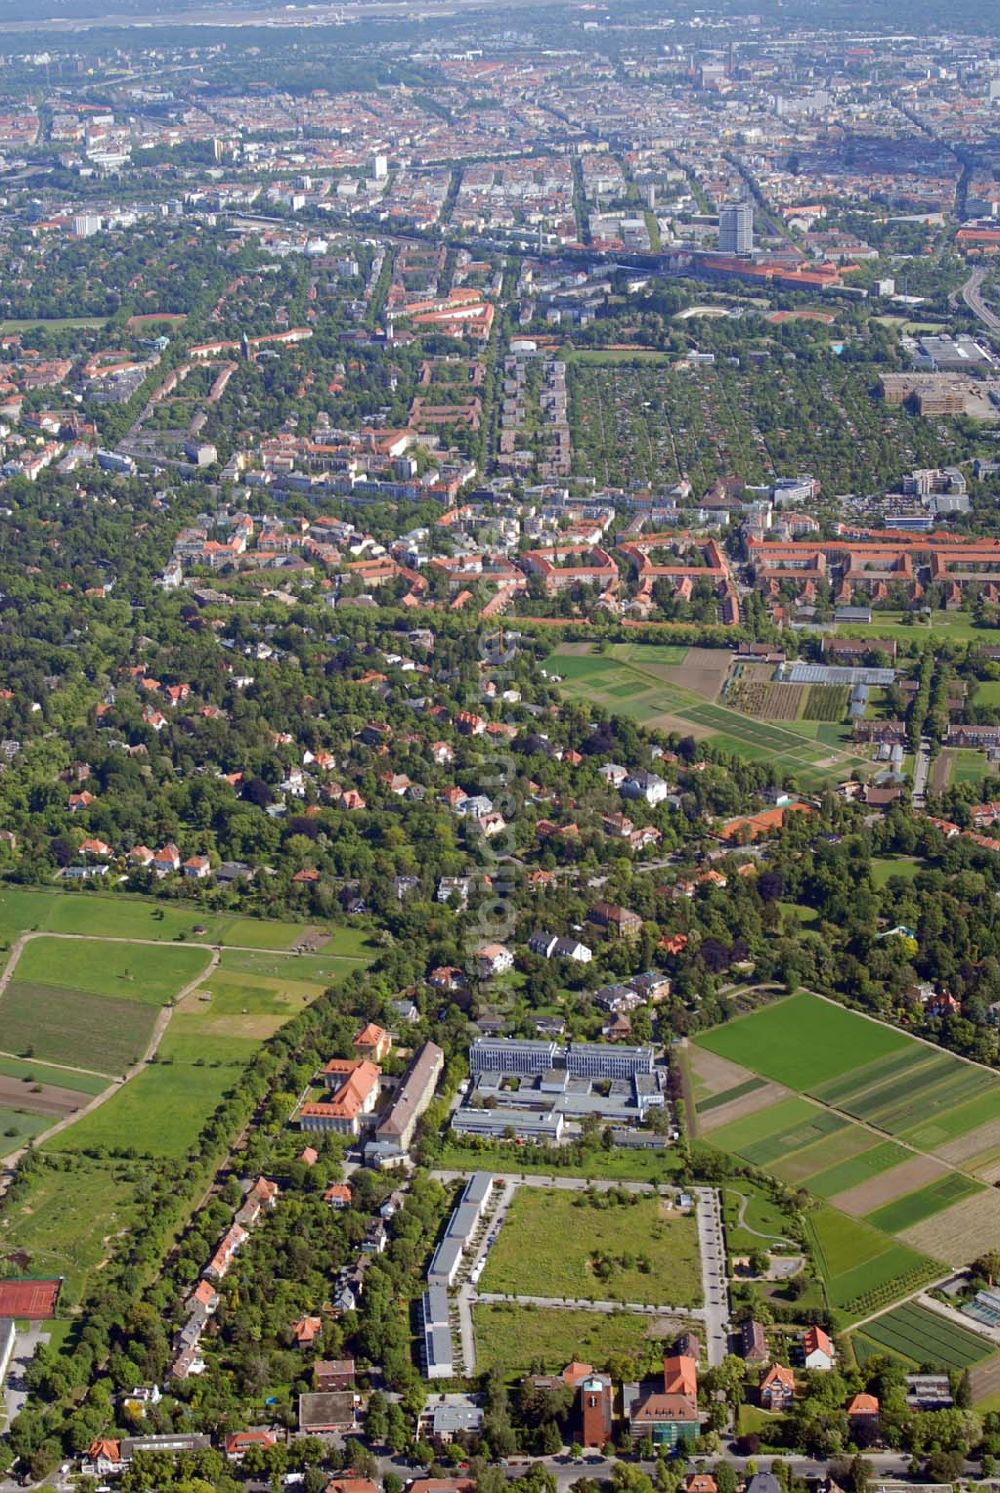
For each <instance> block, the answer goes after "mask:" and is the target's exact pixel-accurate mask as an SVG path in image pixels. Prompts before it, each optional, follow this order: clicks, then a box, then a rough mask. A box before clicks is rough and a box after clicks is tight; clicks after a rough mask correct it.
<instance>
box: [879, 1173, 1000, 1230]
mask: <svg viewBox="0 0 1000 1493" xmlns="http://www.w3.org/2000/svg"><path fill="white" fill-rule="evenodd" d="M983 1190H984V1189H983V1185H982V1183H981V1182H973V1180H972V1178H971V1177H966V1176H963V1175H962V1173H961V1172H947V1173H946V1174H945V1176H943V1177H942V1178H941V1179H940V1181H937V1182H931V1183H929V1184H928V1185H927V1186H926V1187H920V1188H918V1189H917V1191H916V1192H909V1193H907V1194H906V1195H905V1197H901V1198H896V1199H895V1200H894V1201H893V1202H891V1203H886V1204H885V1206H884V1207H882V1208H876V1210H875V1211H874V1213H868V1214H866V1215H865V1217H866V1219H867V1221H868V1222H869V1223H871V1224H874V1225H875V1227H876V1228H877V1229H884V1230H885V1232H886V1233H887V1234H901V1233H902V1232H903V1230H904V1229H909V1228H912V1227H913V1225H914V1224H915V1223H920V1222H921V1221H922V1220H923V1219H925V1218H930V1217H931V1215H932V1214H934V1213H940V1212H941V1210H942V1209H943V1208H950V1207H951V1205H952V1203H958V1202H960V1201H961V1200H962V1198H965V1197H971V1196H972V1195H973V1193H976V1192H982V1191H983Z"/></svg>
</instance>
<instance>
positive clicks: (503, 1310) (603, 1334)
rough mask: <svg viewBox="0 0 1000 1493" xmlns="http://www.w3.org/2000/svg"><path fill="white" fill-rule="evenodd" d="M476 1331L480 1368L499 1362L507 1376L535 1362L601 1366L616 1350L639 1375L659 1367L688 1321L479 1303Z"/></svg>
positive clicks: (552, 1366)
mask: <svg viewBox="0 0 1000 1493" xmlns="http://www.w3.org/2000/svg"><path fill="white" fill-rule="evenodd" d="M472 1317H473V1323H474V1325H475V1333H476V1368H477V1370H478V1371H479V1372H481V1373H485V1372H487V1371H488V1370H489V1369H491V1368H492V1367H493V1365H494V1364H500V1365H501V1367H502V1368H503V1370H504V1374H505V1376H506V1377H508V1378H514V1377H516V1378H520V1377H521V1376H522V1375H524V1374H526V1373H528V1371H529V1370H530V1369H531V1368H532V1366H533V1365H534V1364H536V1363H537V1364H541V1366H542V1368H543V1369H545V1370H546V1371H547V1372H549V1373H558V1372H559V1371H560V1370H562V1369H563V1368H565V1366H566V1364H568V1363H573V1362H576V1363H592V1364H594V1365H595V1366H596V1367H598V1368H600V1367H602V1366H603V1365H605V1364H607V1363H608V1361H609V1359H610V1358H612V1357H613V1356H615V1355H621V1354H631V1355H634V1356H635V1359H636V1363H637V1371H636V1377H637V1378H638V1377H639V1376H640V1375H641V1374H642V1373H643V1372H644V1371H646V1370H651V1371H655V1368H656V1365H657V1364H659V1366H660V1372H661V1373H662V1359H663V1350H664V1343H665V1341H671V1340H672V1339H673V1338H675V1337H676V1336H677V1334H678V1332H680V1331H681V1330H682V1328H683V1326H684V1324H683V1323H681V1322H678V1321H676V1320H673V1321H667V1322H665V1323H660V1322H657V1320H656V1319H655V1318H651V1317H645V1316H639V1315H637V1314H636V1313H634V1312H589V1311H584V1310H565V1311H564V1310H562V1309H561V1308H559V1307H540V1306H514V1305H509V1306H508V1305H501V1304H499V1303H497V1304H494V1303H489V1302H480V1303H479V1304H478V1305H477V1306H474V1307H473V1309H472Z"/></svg>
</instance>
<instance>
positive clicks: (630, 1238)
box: [480, 1186, 701, 1308]
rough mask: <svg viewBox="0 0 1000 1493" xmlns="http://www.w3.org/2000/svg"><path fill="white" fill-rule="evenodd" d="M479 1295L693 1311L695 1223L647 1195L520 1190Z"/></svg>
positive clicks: (697, 1291)
mask: <svg viewBox="0 0 1000 1493" xmlns="http://www.w3.org/2000/svg"><path fill="white" fill-rule="evenodd" d="M480 1290H481V1291H482V1292H484V1293H492V1292H497V1293H503V1294H505V1295H507V1294H509V1295H512V1296H544V1297H555V1298H558V1299H560V1300H561V1299H564V1298H566V1299H569V1300H574V1301H620V1302H623V1303H624V1302H628V1303H635V1304H639V1305H648V1306H662V1305H668V1306H671V1307H678V1308H684V1307H692V1306H697V1305H698V1304H699V1302H700V1301H701V1260H700V1255H699V1252H698V1226H697V1220H696V1219H695V1217H694V1215H693V1214H687V1213H680V1212H678V1211H676V1210H675V1209H673V1208H671V1207H670V1205H669V1203H668V1202H667V1201H666V1200H665V1199H663V1198H661V1197H659V1196H654V1195H639V1194H636V1193H631V1192H618V1191H612V1192H600V1193H597V1192H594V1193H591V1192H584V1191H576V1190H574V1191H556V1190H554V1189H551V1188H546V1187H532V1186H521V1187H519V1188H518V1190H517V1193H516V1195H515V1197H514V1201H513V1203H512V1205H511V1208H510V1211H509V1213H508V1214H507V1217H506V1219H505V1221H504V1224H503V1227H502V1228H501V1230H500V1234H499V1237H498V1239H497V1242H496V1244H495V1245H494V1246H493V1248H492V1250H491V1251H490V1255H489V1259H488V1262H487V1265H486V1269H485V1271H484V1273H483V1277H482V1280H481V1281H480Z"/></svg>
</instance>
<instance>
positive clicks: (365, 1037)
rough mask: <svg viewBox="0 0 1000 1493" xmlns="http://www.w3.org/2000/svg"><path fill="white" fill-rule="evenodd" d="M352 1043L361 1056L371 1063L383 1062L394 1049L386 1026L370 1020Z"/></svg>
mask: <svg viewBox="0 0 1000 1493" xmlns="http://www.w3.org/2000/svg"><path fill="white" fill-rule="evenodd" d="M351 1045H352V1046H353V1048H354V1051H355V1052H356V1053H357V1055H358V1057H359V1058H367V1059H368V1061H369V1062H370V1063H381V1062H382V1060H383V1058H387V1057H388V1056H389V1054H390V1052H391V1051H392V1038H391V1037H390V1035H389V1033H388V1032H387V1031H386V1030H385V1028H384V1027H381V1026H377V1025H376V1024H375V1022H374V1021H369V1023H368V1025H367V1026H365V1027H363V1028H362V1030H361V1031H360V1032H359V1033H358V1035H357V1036H356V1037H355V1039H354V1041H353V1043H352V1044H351Z"/></svg>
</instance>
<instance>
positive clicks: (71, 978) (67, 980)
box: [16, 938, 209, 1066]
mask: <svg viewBox="0 0 1000 1493" xmlns="http://www.w3.org/2000/svg"><path fill="white" fill-rule="evenodd" d="M208 960H209V955H208V953H207V952H206V951H205V950H204V949H190V948H185V947H184V946H183V945H177V944H168V945H165V946H163V947H153V946H151V945H149V944H140V943H105V942H102V941H101V940H99V939H86V938H80V939H75V938H33V939H32V940H31V941H30V942H29V943H26V944H25V945H24V949H23V951H22V953H21V957H20V959H19V960H18V962H17V970H16V978H17V982H18V983H22V982H28V983H36V984H39V985H48V986H53V985H59V986H62V987H64V988H65V989H67V990H82V991H85V992H87V993H89V994H91V995H101V996H113V997H115V998H116V999H121V1000H130V1001H140V1002H142V1003H143V1004H145V1005H151V1006H162V1005H165V1004H166V1003H167V1002H168V1001H169V1000H171V999H172V998H173V997H174V996H175V995H177V993H178V992H179V991H180V990H181V989H182V988H183V987H184V986H185V985H188V984H190V982H191V981H192V980H195V979H197V978H198V976H199V975H200V974H202V973H203V971H204V970H205V969H207V967H208ZM81 1066H83V1065H81Z"/></svg>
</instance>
